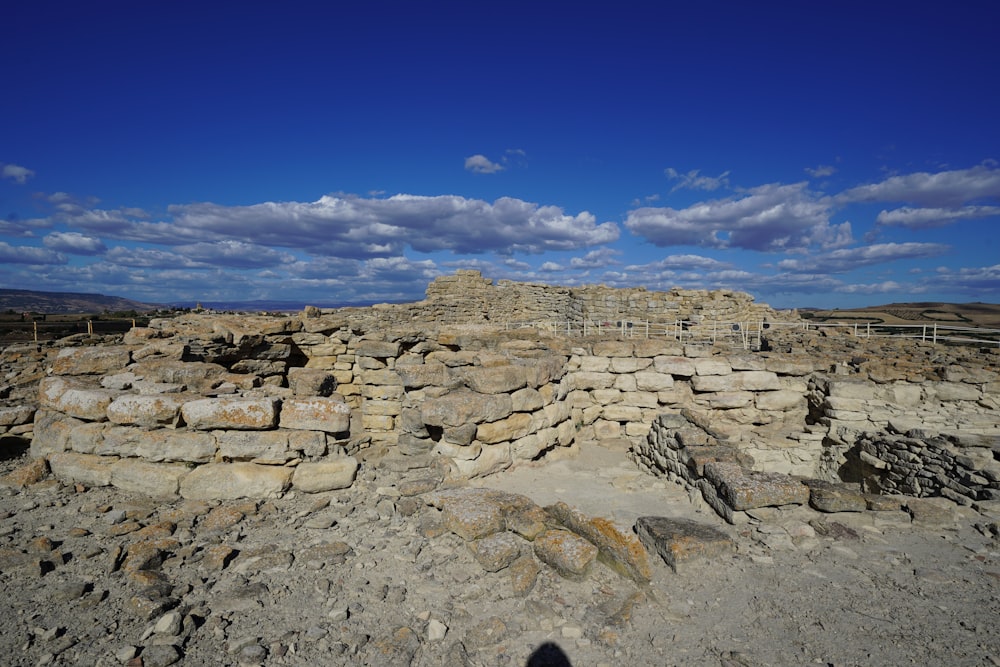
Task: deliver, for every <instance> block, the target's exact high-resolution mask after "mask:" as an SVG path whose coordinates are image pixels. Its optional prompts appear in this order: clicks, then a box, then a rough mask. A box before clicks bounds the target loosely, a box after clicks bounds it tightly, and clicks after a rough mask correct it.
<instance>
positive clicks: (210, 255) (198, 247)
mask: <svg viewBox="0 0 1000 667" xmlns="http://www.w3.org/2000/svg"><path fill="white" fill-rule="evenodd" d="M174 250H175V252H176V253H177V254H180V255H181V256H183V257H187V258H189V259H191V260H193V261H195V262H200V263H202V264H206V265H210V266H228V267H233V268H240V269H248V268H264V267H273V266H277V265H280V264H288V263H290V262H292V261H294V259H295V258H294V257H293V256H292V255H290V254H289V253H287V252H280V251H277V250H274V249H273V248H268V247H265V246H261V245H257V244H254V243H246V242H244V241H234V240H232V239H227V240H224V241H216V242H214V243H192V244H188V245H180V246H177V247H176V248H174Z"/></svg>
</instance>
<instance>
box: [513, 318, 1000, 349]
mask: <svg viewBox="0 0 1000 667" xmlns="http://www.w3.org/2000/svg"><path fill="white" fill-rule="evenodd" d="M504 328H505V329H508V330H510V329H521V328H534V329H539V330H542V331H549V332H551V333H556V334H562V335H565V336H567V337H571V338H572V337H578V336H584V337H586V336H597V337H608V338H668V339H674V340H676V341H678V342H683V343H694V342H711V343H713V344H715V343H717V342H718V341H720V340H721V341H725V340H731V341H732V342H733V344H734V345H736V344H738V345H740V346H742V347H743V349H747V350H748V349H751V348H753V347H755V346H756V347H758V348H759V347H760V345H761V341H762V339H763V338H764V332H765V331H767V330H768V329H775V330H777V329H780V328H784V329H791V330H801V331H804V332H805V331H819V330H822V329H840V330H845V331H846V332H847V333H850V334H853V335H854V336H856V337H859V338H878V337H892V338H909V339H915V340H921V341H924V342H931V343H935V344H936V343H945V342H949V343H961V344H980V345H997V346H1000V329H987V328H984V327H960V326H952V325H942V324H938V323H930V324H872V323H868V322H866V323H860V324H851V323H840V322H811V321H809V320H796V321H789V322H771V321H768V322H765V321H762V320H760V321H744V322H734V321H705V320H702V321H700V322H693V321H690V320H675V321H673V322H651V321H649V320H626V319H622V320H616V321H593V320H583V321H565V322H556V321H534V322H511V321H508V322H506V323H505V324H504Z"/></svg>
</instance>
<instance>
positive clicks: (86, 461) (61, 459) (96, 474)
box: [49, 452, 118, 486]
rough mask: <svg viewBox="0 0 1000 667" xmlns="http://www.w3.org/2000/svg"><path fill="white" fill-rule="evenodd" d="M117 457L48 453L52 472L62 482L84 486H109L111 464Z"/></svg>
mask: <svg viewBox="0 0 1000 667" xmlns="http://www.w3.org/2000/svg"><path fill="white" fill-rule="evenodd" d="M117 460H118V459H116V458H112V457H109V456H94V455H92V454H78V453H76V452H55V453H53V454H51V455H49V468H51V470H52V474H53V475H55V476H56V477H57V478H58V479H60V480H62V481H64V482H78V483H80V484H83V485H84V486H111V465H112V464H113V463H114V462H115V461H117Z"/></svg>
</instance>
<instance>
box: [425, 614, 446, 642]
mask: <svg viewBox="0 0 1000 667" xmlns="http://www.w3.org/2000/svg"><path fill="white" fill-rule="evenodd" d="M447 634H448V626H447V625H445V624H444V623H442V622H441V621H439V620H437V619H436V618H432V619H431V620H429V621H428V622H427V641H429V642H437V641H441V640H442V639H444V638H445V635H447Z"/></svg>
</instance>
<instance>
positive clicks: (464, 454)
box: [433, 440, 483, 461]
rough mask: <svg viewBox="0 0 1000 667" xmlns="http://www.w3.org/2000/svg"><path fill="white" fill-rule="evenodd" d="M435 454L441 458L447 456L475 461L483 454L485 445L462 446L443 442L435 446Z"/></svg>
mask: <svg viewBox="0 0 1000 667" xmlns="http://www.w3.org/2000/svg"><path fill="white" fill-rule="evenodd" d="M433 451H434V453H435V454H438V455H439V456H447V457H449V458H452V459H463V460H466V461H473V460H475V459H478V458H479V455H480V454H482V453H483V443H481V442H470V443H469V444H468V445H461V444H457V443H453V442H447V441H445V440H442V441H440V442H437V443H435V444H434V450H433Z"/></svg>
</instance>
